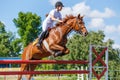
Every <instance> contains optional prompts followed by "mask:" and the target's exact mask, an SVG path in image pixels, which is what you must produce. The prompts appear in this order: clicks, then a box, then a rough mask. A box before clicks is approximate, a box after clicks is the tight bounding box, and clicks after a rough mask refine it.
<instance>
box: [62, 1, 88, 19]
mask: <svg viewBox="0 0 120 80" xmlns="http://www.w3.org/2000/svg"><path fill="white" fill-rule="evenodd" d="M89 12H90V7H89V6H87V5H86V4H85V2H81V3H78V4H76V5H74V6H72V7H64V8H63V10H62V11H61V13H62V16H63V17H64V16H65V15H69V14H72V15H78V14H79V13H80V14H81V15H88V14H89Z"/></svg>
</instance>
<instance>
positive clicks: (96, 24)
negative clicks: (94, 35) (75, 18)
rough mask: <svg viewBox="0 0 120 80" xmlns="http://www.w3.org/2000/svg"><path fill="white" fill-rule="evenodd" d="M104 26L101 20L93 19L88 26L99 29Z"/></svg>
mask: <svg viewBox="0 0 120 80" xmlns="http://www.w3.org/2000/svg"><path fill="white" fill-rule="evenodd" d="M104 25H105V24H104V20H103V19H102V18H93V19H91V22H90V24H89V26H90V27H91V28H100V29H103V27H104Z"/></svg>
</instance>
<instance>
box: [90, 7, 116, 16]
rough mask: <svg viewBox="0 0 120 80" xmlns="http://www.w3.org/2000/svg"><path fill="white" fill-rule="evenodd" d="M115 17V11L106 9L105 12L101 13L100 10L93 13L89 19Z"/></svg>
mask: <svg viewBox="0 0 120 80" xmlns="http://www.w3.org/2000/svg"><path fill="white" fill-rule="evenodd" d="M113 16H115V13H114V11H112V10H111V9H109V8H105V11H104V12H99V11H98V10H94V11H91V13H90V15H89V17H93V18H94V17H96V18H110V17H113Z"/></svg>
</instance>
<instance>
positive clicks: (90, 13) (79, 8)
mask: <svg viewBox="0 0 120 80" xmlns="http://www.w3.org/2000/svg"><path fill="white" fill-rule="evenodd" d="M67 11H69V12H67ZM79 13H80V14H81V15H85V16H87V17H90V18H110V17H113V16H115V12H114V11H113V10H111V9H110V8H105V9H104V12H100V11H98V10H91V8H90V6H88V5H86V4H85V2H81V3H77V4H76V5H74V6H72V7H64V8H63V10H62V15H63V16H65V15H68V14H73V15H77V14H79Z"/></svg>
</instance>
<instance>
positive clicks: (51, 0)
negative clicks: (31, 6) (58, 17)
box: [49, 0, 61, 6]
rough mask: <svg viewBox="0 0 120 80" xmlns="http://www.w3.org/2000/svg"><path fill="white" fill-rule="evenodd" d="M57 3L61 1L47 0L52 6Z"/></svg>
mask: <svg viewBox="0 0 120 80" xmlns="http://www.w3.org/2000/svg"><path fill="white" fill-rule="evenodd" d="M57 1H61V0H49V2H50V3H51V4H52V5H53V6H54V5H55V3H56V2H57Z"/></svg>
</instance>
